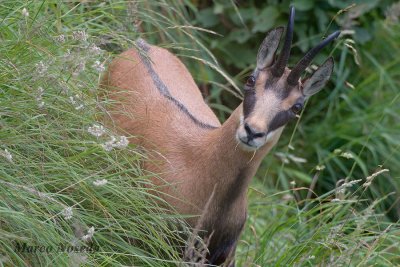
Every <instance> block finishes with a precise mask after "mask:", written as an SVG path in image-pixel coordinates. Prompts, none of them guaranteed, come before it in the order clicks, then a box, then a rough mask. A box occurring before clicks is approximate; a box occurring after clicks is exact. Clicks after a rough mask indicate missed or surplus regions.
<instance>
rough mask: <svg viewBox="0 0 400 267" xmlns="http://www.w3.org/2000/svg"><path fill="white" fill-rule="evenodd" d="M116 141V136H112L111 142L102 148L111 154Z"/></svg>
mask: <svg viewBox="0 0 400 267" xmlns="http://www.w3.org/2000/svg"><path fill="white" fill-rule="evenodd" d="M115 141H116V138H115V136H111V140H110V141H107V142H105V143H104V144H102V145H101V146H102V147H103V148H104V150H105V151H107V152H109V151H111V150H112V149H113V147H114V143H115Z"/></svg>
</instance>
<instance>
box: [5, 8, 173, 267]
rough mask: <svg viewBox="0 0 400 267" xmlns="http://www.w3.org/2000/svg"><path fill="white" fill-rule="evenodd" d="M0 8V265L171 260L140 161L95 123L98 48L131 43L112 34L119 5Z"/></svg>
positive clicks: (161, 214)
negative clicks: (44, 250) (70, 248)
mask: <svg viewBox="0 0 400 267" xmlns="http://www.w3.org/2000/svg"><path fill="white" fill-rule="evenodd" d="M1 6H2V8H1V9H0V18H1V23H0V39H1V42H2V46H1V47H0V69H1V74H0V101H1V104H0V140H1V141H0V152H1V154H0V235H1V240H0V266H10V265H13V266H26V265H30V266H54V265H57V266H77V265H80V264H86V265H89V266H99V265H116V266H120V265H121V264H125V265H135V266H166V265H170V263H169V262H172V261H176V260H178V259H179V256H178V254H177V252H176V250H175V248H174V246H173V245H172V243H173V242H175V241H179V240H180V239H179V237H178V236H177V233H178V230H177V229H174V228H173V227H171V222H176V221H177V220H178V219H177V218H175V217H174V216H173V215H167V213H166V212H165V211H164V210H163V209H162V208H160V207H158V204H157V203H159V200H158V199H156V198H155V197H152V196H151V194H150V192H149V189H148V185H149V180H148V177H147V176H146V174H144V173H143V172H142V170H141V168H140V164H141V162H142V160H143V158H144V156H143V155H142V154H141V153H139V152H138V151H137V150H136V149H135V145H134V144H129V145H128V141H127V139H126V137H125V136H120V135H118V134H117V133H116V131H115V130H114V129H106V128H105V127H103V126H102V125H101V124H100V123H99V121H101V119H102V118H103V117H104V115H105V114H106V113H104V110H105V107H106V106H107V101H103V100H102V99H100V98H99V93H100V92H99V89H98V83H99V78H100V76H101V73H102V71H104V69H105V63H106V62H107V60H108V58H109V57H110V54H109V53H108V52H107V51H105V50H104V48H109V47H110V46H112V44H113V43H118V45H120V46H126V45H128V43H129V42H130V41H129V40H127V39H124V38H128V37H129V36H133V35H134V33H132V32H131V33H129V32H128V31H127V32H122V31H121V32H120V33H118V34H117V33H116V32H115V30H116V29H117V28H118V27H120V26H121V25H122V24H121V22H120V19H121V15H122V14H124V13H125V12H126V9H125V8H126V3H124V2H113V3H111V2H110V3H88V4H79V3H72V2H71V3H65V4H63V3H59V2H51V1H49V2H46V1H43V2H39V1H32V2H25V1H3V2H2V3H1ZM122 18H123V17H122ZM24 245H26V246H27V247H31V248H32V249H30V248H26V249H24V251H18V247H20V248H21V247H23V246H24ZM42 246H43V247H45V248H47V249H48V250H49V251H46V252H43V251H41V250H42V249H41V248H40V247H42ZM70 246H74V247H88V249H86V250H84V251H75V252H74V253H68V251H66V249H65V248H66V247H70ZM63 247H64V248H63ZM59 250H61V251H59ZM93 250H94V251H93ZM69 252H70V251H69Z"/></svg>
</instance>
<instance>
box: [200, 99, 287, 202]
mask: <svg viewBox="0 0 400 267" xmlns="http://www.w3.org/2000/svg"><path fill="white" fill-rule="evenodd" d="M242 109H243V108H242V105H239V107H238V108H237V109H236V110H235V111H234V112H233V113H232V115H231V116H230V117H229V119H228V120H227V121H226V122H225V123H224V124H223V125H222V126H221V127H220V128H218V129H215V130H213V131H211V132H210V134H209V135H207V136H205V137H204V140H203V141H204V142H206V143H203V146H202V147H205V148H207V157H208V160H207V163H208V167H207V169H208V170H209V171H210V173H209V175H207V176H208V177H209V179H210V180H209V181H208V182H209V185H210V186H212V187H214V186H217V189H216V191H217V192H218V193H217V194H216V197H217V198H223V199H221V201H222V203H233V202H235V200H237V199H243V198H244V199H245V198H246V193H247V188H248V186H249V183H250V181H251V178H252V177H253V176H254V175H255V173H256V171H257V169H258V167H259V165H260V163H261V160H262V159H263V158H264V156H265V155H266V154H267V153H268V152H269V151H270V150H271V148H272V147H273V146H274V145H275V144H276V142H277V141H278V139H279V137H280V134H281V132H282V130H279V131H277V133H276V134H275V136H274V137H273V138H272V139H271V140H270V141H269V142H268V143H266V144H265V145H264V146H263V147H261V148H260V149H258V150H257V151H245V150H243V149H242V148H241V147H240V145H239V144H238V141H237V140H236V137H235V136H236V130H237V129H238V126H239V123H240V115H241V113H242ZM212 187H211V188H212Z"/></svg>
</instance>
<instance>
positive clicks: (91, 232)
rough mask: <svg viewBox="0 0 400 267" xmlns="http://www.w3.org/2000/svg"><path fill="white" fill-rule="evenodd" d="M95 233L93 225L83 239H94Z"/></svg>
mask: <svg viewBox="0 0 400 267" xmlns="http://www.w3.org/2000/svg"><path fill="white" fill-rule="evenodd" d="M93 235H94V227H93V226H92V227H90V228H89V230H88V231H87V234H86V235H84V236H82V240H83V241H89V240H90V239H92V237H93Z"/></svg>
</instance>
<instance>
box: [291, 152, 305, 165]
mask: <svg viewBox="0 0 400 267" xmlns="http://www.w3.org/2000/svg"><path fill="white" fill-rule="evenodd" d="M288 157H289V159H291V160H292V161H293V162H298V163H306V162H307V160H306V159H305V158H300V157H296V156H294V155H292V154H289V155H288Z"/></svg>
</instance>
